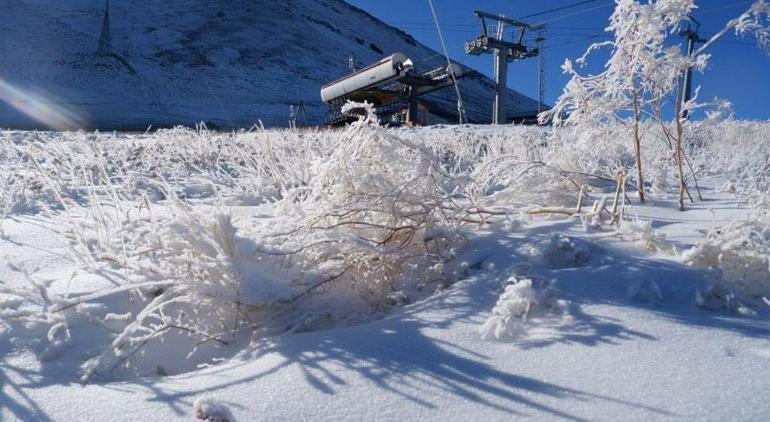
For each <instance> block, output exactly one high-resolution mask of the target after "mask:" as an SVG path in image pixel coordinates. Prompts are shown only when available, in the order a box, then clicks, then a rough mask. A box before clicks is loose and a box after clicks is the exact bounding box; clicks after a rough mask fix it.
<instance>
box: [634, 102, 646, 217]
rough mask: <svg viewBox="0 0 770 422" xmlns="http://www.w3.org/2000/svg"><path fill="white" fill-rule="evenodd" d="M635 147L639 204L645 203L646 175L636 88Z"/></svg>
mask: <svg viewBox="0 0 770 422" xmlns="http://www.w3.org/2000/svg"><path fill="white" fill-rule="evenodd" d="M632 94H633V96H634V146H635V147H636V148H635V149H636V191H637V192H639V202H642V203H644V173H643V172H642V139H641V137H640V135H639V94H638V93H637V91H636V87H634V89H633V91H632Z"/></svg>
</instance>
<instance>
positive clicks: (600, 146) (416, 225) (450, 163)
mask: <svg viewBox="0 0 770 422" xmlns="http://www.w3.org/2000/svg"><path fill="white" fill-rule="evenodd" d="M643 130H644V131H645V139H648V140H649V145H648V147H647V148H645V150H644V154H645V159H646V160H647V162H649V163H650V165H649V169H650V172H651V173H650V174H656V175H657V177H659V178H660V179H661V180H665V181H667V182H668V184H669V185H672V184H673V182H675V180H676V177H677V176H676V172H675V171H674V166H673V165H672V158H671V153H670V150H669V149H668V148H666V147H665V146H664V143H663V142H660V139H663V136H664V135H662V134H660V133H659V128H658V127H657V126H655V125H649V126H643ZM626 131H627V129H625V128H624V127H621V126H618V127H614V126H610V127H607V128H604V129H601V130H599V129H596V130H595V131H593V132H592V131H585V130H577V129H575V128H569V127H568V128H556V129H553V130H552V129H550V128H528V127H504V128H503V127H501V128H489V127H474V126H466V127H433V128H429V129H406V128H404V129H393V130H385V129H382V128H379V127H376V126H374V125H373V124H372V122H371V121H366V120H364V121H362V122H359V123H357V124H355V125H352V126H351V127H349V128H347V129H346V130H343V131H335V132H327V131H304V132H300V131H294V130H288V131H263V130H255V131H252V132H236V133H222V132H215V131H209V130H205V129H203V128H199V129H197V130H190V129H183V128H177V129H173V130H162V131H158V132H156V133H148V134H133V135H129V134H104V133H86V132H77V133H71V132H63V133H49V132H0V137H1V138H2V141H3V142H2V143H0V168H2V169H3V171H2V173H1V174H0V181H2V183H0V197H2V198H4V200H3V201H4V202H3V203H2V205H3V208H2V209H3V210H4V211H3V219H2V229H3V236H2V238H0V256H4V257H5V261H4V264H5V265H3V267H2V268H0V302H1V303H2V307H0V353H2V361H0V373H2V377H3V378H2V379H3V383H2V384H0V417H1V418H2V419H3V420H6V419H9V420H15V419H21V420H48V419H57V420H83V419H99V420H148V419H150V420H156V419H164V420H166V419H174V418H183V417H189V416H190V415H197V414H198V411H199V410H201V411H202V412H203V413H205V414H208V415H211V417H213V416H214V413H215V412H214V410H215V409H217V408H218V407H217V406H213V405H210V403H213V402H203V401H201V402H199V406H197V407H196V406H194V404H195V398H211V399H214V400H217V401H221V402H222V403H223V404H224V405H225V406H226V407H227V409H229V411H230V413H231V415H232V417H234V418H237V419H238V420H261V419H263V420H274V419H294V420H296V419H299V420H301V419H309V418H314V419H324V420H328V419H334V420H360V419H361V418H369V419H396V418H402V419H403V418H409V419H431V420H435V419H445V420H457V419H458V418H460V417H463V418H466V419H467V418H468V416H467V415H472V417H473V419H479V420H499V419H506V418H510V417H512V416H513V417H515V416H531V417H534V418H538V419H559V418H562V419H613V418H615V417H617V416H618V415H622V417H623V418H627V419H634V420H642V419H644V420H647V419H668V418H674V417H679V416H686V417H692V418H696V419H721V418H737V419H761V418H762V416H763V415H764V414H766V413H767V412H768V411H770V409H769V408H768V403H767V401H766V400H765V398H764V395H762V394H759V393H758V392H760V391H764V390H765V389H766V388H767V380H768V379H770V374H769V373H768V365H767V363H768V356H770V355H768V352H767V350H768V347H770V344H769V343H768V338H770V326H769V325H768V319H767V318H768V316H769V315H770V308H768V306H767V304H766V303H765V302H766V298H767V297H768V294H767V293H762V292H763V290H761V289H760V290H759V291H756V292H755V291H754V290H746V289H743V287H744V286H749V285H746V284H743V282H740V281H739V280H747V279H749V278H748V277H753V278H751V279H752V280H756V281H761V280H763V277H765V276H764V274H766V271H767V266H764V267H763V266H762V265H759V264H757V265H754V263H755V262H766V261H762V260H763V259H766V258H767V257H766V255H767V252H766V251H765V249H764V246H765V243H763V242H766V240H767V238H766V236H764V234H765V232H766V230H767V229H766V216H767V213H766V206H765V205H764V204H765V202H764V200H763V198H765V193H766V192H767V188H768V185H767V180H768V177H767V176H768V175H769V173H768V172H769V168H770V166H768V165H767V160H766V159H767V157H768V151H769V149H768V148H770V144H769V143H770V137H769V136H768V133H770V129H769V127H768V125H767V124H766V123H751V122H731V121H727V122H714V121H706V122H702V123H697V124H696V123H692V124H688V134H689V136H691V138H692V142H690V143H688V145H687V148H688V155H689V156H690V157H691V159H692V161H693V166H694V167H695V168H698V169H702V170H701V171H700V172H699V181H700V183H701V184H700V186H701V189H702V190H703V196H704V198H705V199H706V200H705V201H702V202H701V201H698V200H697V199H696V200H695V202H693V203H692V204H691V205H690V207H689V209H688V210H687V211H685V212H680V211H678V210H677V209H676V208H677V207H676V203H675V199H673V198H672V197H671V195H670V192H667V191H666V189H664V188H663V186H665V184H663V183H661V184H659V185H658V186H660V187H661V190H660V191H656V192H650V199H649V201H648V202H647V203H645V204H639V203H637V202H635V201H634V202H632V203H631V204H630V205H628V204H627V205H625V206H624V207H625V208H624V214H623V217H622V218H620V219H618V218H613V217H612V216H610V215H609V212H608V211H607V208H608V207H609V206H610V205H609V204H611V201H609V200H607V197H609V196H611V195H612V194H613V193H614V192H615V191H616V183H615V182H614V178H613V176H614V175H615V174H617V172H618V171H619V170H629V169H630V167H631V166H632V165H633V160H629V157H633V151H632V149H631V145H625V144H626V143H618V142H616V141H615V140H616V139H617V138H618V137H619V136H620V134H623V133H627V132H626ZM725 140H730V142H725ZM658 145H659V146H660V147H659V148H658V147H656V146H658ZM589 146H590V147H589ZM597 151H601V153H599V152H597ZM628 173H629V174H631V172H628ZM726 185H731V186H732V187H733V188H732V189H723V187H724V186H726ZM580 191H582V192H583V193H584V194H585V198H584V201H583V202H584V204H583V206H582V209H581V210H580V211H579V213H578V214H574V213H576V212H578V211H577V207H575V204H576V202H577V197H578V194H579V192H580ZM17 203H22V204H23V206H16V205H15V204H17ZM591 204H593V205H591ZM551 207H552V208H551ZM549 209H552V214H553V215H549V212H548V210H549ZM533 210H536V211H537V212H534V213H533V212H532V211H533ZM565 212H569V213H571V214H564V213H565ZM587 219H590V221H591V224H592V228H591V229H590V230H588V231H586V229H585V224H584V221H585V220H587ZM618 226H619V227H618ZM650 244H652V245H655V246H656V247H655V248H652V247H649V246H648V245H650ZM681 251H698V252H697V253H695V252H686V253H685V255H684V257H683V255H682V252H681ZM715 251H719V252H715ZM725 252H728V253H725ZM690 257H692V259H690ZM741 260H742V261H741ZM738 262H747V263H749V264H751V265H749V266H744V267H740V266H736V265H737V264H736V263H738ZM744 270H751V271H744ZM512 276H513V278H511V277H512ZM765 279H766V278H765ZM714 286H718V289H716V288H714ZM750 286H754V285H753V284H751V285H750ZM760 286H761V284H760ZM752 289H753V287H752ZM755 293H758V295H757V294H755ZM714 300H716V301H714ZM696 305H700V306H696ZM747 317H749V318H747ZM485 322H486V324H485ZM482 326H484V327H483V328H482ZM480 329H481V331H482V333H481V334H483V335H484V337H486V338H488V339H490V340H498V339H499V340H502V341H480V339H479V336H480V333H479V331H480ZM84 375H85V377H84V378H82V377H83V376H84ZM81 380H85V381H87V382H85V383H83V384H79V383H78V381H81ZM671 391H677V392H679V393H678V394H676V395H672V394H671V393H670V392H671ZM206 403H209V404H208V405H207V404H206ZM205 409H210V410H211V412H210V413H209V411H208V410H206V411H204V410H205ZM461 415H462V416H461Z"/></svg>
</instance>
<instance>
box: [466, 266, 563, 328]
mask: <svg viewBox="0 0 770 422" xmlns="http://www.w3.org/2000/svg"><path fill="white" fill-rule="evenodd" d="M565 310H566V302H565V301H563V300H557V299H556V298H555V296H554V294H553V290H552V288H551V284H550V283H546V282H542V281H540V282H533V280H532V279H529V278H522V279H517V278H516V277H515V276H511V277H510V278H509V279H508V285H507V286H506V287H505V290H504V291H503V293H501V294H500V297H499V298H498V299H497V303H496V304H495V307H494V308H492V315H491V316H490V317H489V318H487V320H486V321H485V322H484V324H483V325H482V326H481V327H480V328H479V333H480V334H481V337H482V338H483V339H485V340H493V339H494V340H511V339H515V338H516V337H518V336H519V335H520V334H521V332H522V331H523V330H524V329H525V327H526V323H527V320H528V318H530V315H532V314H535V313H536V314H545V313H548V312H557V313H563V312H564V311H565Z"/></svg>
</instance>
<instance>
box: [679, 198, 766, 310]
mask: <svg viewBox="0 0 770 422" xmlns="http://www.w3.org/2000/svg"><path fill="white" fill-rule="evenodd" d="M682 259H683V260H684V262H686V263H688V264H689V265H692V266H694V267H701V268H712V269H714V270H715V271H716V278H717V280H716V281H715V283H713V285H712V286H710V287H709V288H708V289H706V290H705V291H703V292H700V293H699V294H700V298H699V303H700V304H701V305H703V306H706V307H715V306H718V307H722V306H724V307H726V308H728V309H730V308H732V307H733V306H740V305H737V304H736V303H737V302H738V301H749V302H751V303H759V302H761V299H762V298H763V297H770V203H768V197H767V196H766V195H762V196H756V197H754V199H753V200H752V210H751V213H750V214H749V216H748V217H747V218H745V219H743V220H737V221H733V222H731V223H729V224H727V225H726V226H723V227H720V228H717V229H712V230H710V231H709V232H708V234H707V237H706V239H705V240H704V241H702V242H700V243H699V244H697V245H696V246H695V247H693V248H692V249H690V250H688V251H685V252H684V255H683V257H682ZM715 303H720V304H721V305H715Z"/></svg>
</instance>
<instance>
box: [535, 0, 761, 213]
mask: <svg viewBox="0 0 770 422" xmlns="http://www.w3.org/2000/svg"><path fill="white" fill-rule="evenodd" d="M695 9H696V5H695V2H694V0H655V1H653V0H650V1H649V2H645V3H642V2H640V1H638V0H616V7H615V11H614V12H613V14H612V16H611V17H610V23H609V25H608V26H607V28H606V29H605V30H606V31H607V32H609V33H611V34H612V38H613V39H612V40H610V41H605V42H601V43H595V44H592V45H591V46H590V47H589V48H588V49H587V51H586V52H585V54H584V55H583V56H581V57H580V58H578V59H577V60H575V63H574V64H573V62H572V60H569V59H567V60H566V61H565V63H564V65H563V66H562V69H563V71H564V73H566V74H568V75H570V76H571V79H570V81H569V82H568V83H567V85H566V87H565V88H564V92H563V93H562V95H561V96H560V97H559V99H558V101H557V103H556V105H555V106H554V107H553V108H552V109H551V110H549V111H547V112H545V113H543V114H541V115H540V120H541V122H545V121H548V120H552V121H553V122H554V123H556V124H593V123H596V122H599V123H609V122H613V121H614V122H617V121H620V122H623V123H627V122H629V121H630V125H629V127H630V129H631V138H632V140H633V143H634V152H635V159H636V186H637V190H638V191H639V199H640V200H641V201H642V202H643V201H644V172H643V166H642V133H641V131H640V125H641V123H642V122H643V120H644V119H646V118H652V119H655V120H658V121H660V122H661V123H663V114H662V112H661V110H663V105H664V104H665V103H666V101H670V99H669V98H670V97H671V94H672V93H674V92H675V91H677V87H678V79H679V77H680V75H681V74H682V73H683V72H684V71H686V70H687V69H690V68H695V69H697V70H703V69H704V68H705V67H706V65H707V64H708V59H709V55H708V54H707V53H706V50H707V48H708V47H709V46H710V45H712V44H713V42H714V41H716V40H717V39H719V38H720V37H722V36H723V35H725V34H726V33H728V32H730V31H731V30H735V32H736V33H737V34H739V35H744V34H747V33H753V34H754V35H755V36H756V37H757V39H758V41H759V43H760V44H761V45H763V46H765V47H767V46H768V45H770V42H769V41H770V32H769V31H768V12H769V11H770V10H769V9H770V7H768V4H767V3H765V1H764V0H759V1H757V2H756V3H754V4H753V5H752V6H751V8H749V10H748V11H746V12H744V13H743V14H742V15H741V16H740V17H738V18H737V19H734V20H732V21H730V22H728V23H727V25H726V26H725V28H724V29H723V30H722V31H720V32H719V33H717V34H716V35H715V36H714V37H712V38H711V39H710V40H708V41H707V42H706V43H705V44H704V45H703V46H702V47H701V48H699V49H698V50H697V51H696V52H695V53H694V54H693V55H692V56H685V55H683V54H682V52H681V49H680V48H679V46H677V45H671V43H670V42H669V43H667V40H668V38H669V36H670V35H671V34H675V33H676V32H677V30H678V29H679V27H680V25H681V24H682V22H684V21H686V20H687V19H688V16H689V15H690V14H691V13H692V12H693V11H694V10H695ZM602 48H609V49H610V58H609V60H608V61H607V62H606V64H605V66H604V70H603V71H602V72H600V73H598V74H596V75H583V74H581V73H580V72H578V70H577V69H576V68H575V64H576V65H578V67H582V66H584V65H585V64H586V62H587V59H588V56H589V55H590V54H591V53H593V52H594V51H596V50H598V49H602ZM696 97H697V96H696ZM674 106H675V108H676V112H675V115H674V117H673V125H672V126H674V128H673V129H672V128H671V127H670V126H667V125H664V132H665V133H666V134H667V136H669V135H670V137H671V138H672V139H673V140H674V142H672V148H675V152H674V159H675V162H676V165H677V168H678V173H679V179H680V208H683V206H684V205H683V197H684V193H685V191H686V179H685V178H684V170H683V167H684V166H683V164H682V160H683V152H682V150H681V148H682V138H683V136H684V135H683V127H682V124H683V122H682V107H684V108H685V109H687V110H690V109H694V108H697V107H698V106H699V105H698V104H697V103H696V102H695V99H693V100H691V101H689V102H688V103H687V104H681V101H680V98H679V97H677V99H676V101H675V102H674Z"/></svg>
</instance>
